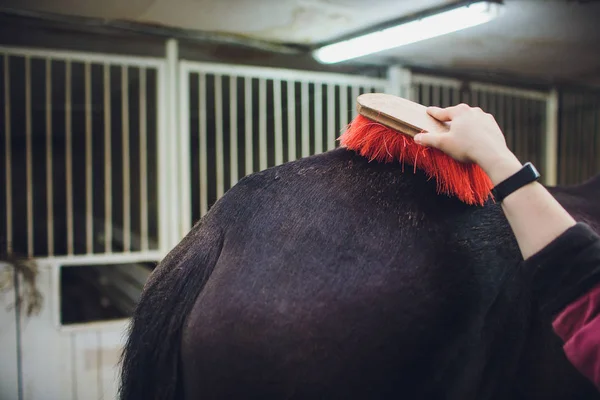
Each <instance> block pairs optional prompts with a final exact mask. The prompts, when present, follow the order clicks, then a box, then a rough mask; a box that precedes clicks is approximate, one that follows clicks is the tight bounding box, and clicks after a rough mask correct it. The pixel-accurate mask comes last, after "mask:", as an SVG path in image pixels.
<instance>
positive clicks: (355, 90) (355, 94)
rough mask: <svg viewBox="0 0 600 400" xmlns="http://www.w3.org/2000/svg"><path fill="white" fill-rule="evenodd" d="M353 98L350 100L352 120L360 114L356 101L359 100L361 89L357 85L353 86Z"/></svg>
mask: <svg viewBox="0 0 600 400" xmlns="http://www.w3.org/2000/svg"><path fill="white" fill-rule="evenodd" d="M351 93H352V98H351V99H350V104H351V106H350V110H351V111H352V119H354V118H355V117H356V115H357V114H358V112H357V111H356V106H355V104H356V99H357V98H358V96H359V94H360V87H359V86H357V85H354V86H352V92H351Z"/></svg>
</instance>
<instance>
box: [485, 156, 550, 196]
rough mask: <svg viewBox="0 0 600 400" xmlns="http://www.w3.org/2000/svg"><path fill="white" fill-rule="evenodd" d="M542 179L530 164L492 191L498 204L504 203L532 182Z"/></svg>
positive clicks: (526, 164)
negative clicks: (507, 198) (511, 195)
mask: <svg viewBox="0 0 600 400" xmlns="http://www.w3.org/2000/svg"><path fill="white" fill-rule="evenodd" d="M539 178H540V173H539V172H538V170H537V169H536V168H535V167H534V166H533V164H532V163H530V162H528V163H525V164H524V165H523V167H522V168H521V169H520V170H519V171H517V172H516V173H514V174H513V175H511V176H509V177H508V178H506V179H505V180H503V181H502V182H500V183H499V184H498V185H496V186H495V187H494V188H493V189H492V195H493V196H494V199H495V200H496V201H497V202H502V200H504V199H505V198H506V197H507V196H508V195H510V194H511V193H513V192H515V191H517V190H518V189H520V188H522V187H523V186H525V185H528V184H530V183H531V182H534V181H537V180H538V179H539Z"/></svg>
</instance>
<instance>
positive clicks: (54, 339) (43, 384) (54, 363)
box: [20, 263, 72, 400]
mask: <svg viewBox="0 0 600 400" xmlns="http://www.w3.org/2000/svg"><path fill="white" fill-rule="evenodd" d="M38 272H39V273H38V276H37V280H36V285H37V288H38V290H39V291H40V293H41V295H42V296H43V299H44V303H43V306H42V308H41V310H40V313H39V314H38V315H35V316H32V317H28V316H27V315H25V313H21V319H20V321H21V343H22V346H21V348H22V351H21V354H22V370H23V376H22V379H23V398H24V399H32V400H37V399H69V398H71V391H72V387H71V385H70V384H68V385H67V386H65V382H69V381H70V380H68V379H66V378H65V375H64V374H65V373H68V370H69V364H70V362H71V357H72V354H71V353H70V351H69V350H68V345H67V344H65V343H64V342H65V341H68V337H64V336H61V335H59V334H58V332H57V330H56V327H55V326H54V324H53V318H54V315H55V313H57V312H58V308H57V307H59V304H58V303H57V302H56V299H57V298H58V297H57V292H58V290H57V287H58V285H57V282H56V281H55V280H56V277H55V274H54V266H53V265H50V264H44V263H38ZM20 285H21V286H23V285H25V282H24V281H23V280H20ZM42 355H43V356H42Z"/></svg>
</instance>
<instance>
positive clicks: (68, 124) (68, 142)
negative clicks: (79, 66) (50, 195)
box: [65, 60, 75, 255]
mask: <svg viewBox="0 0 600 400" xmlns="http://www.w3.org/2000/svg"><path fill="white" fill-rule="evenodd" d="M71 79H72V78H71V62H70V61H69V60H67V61H66V62H65V136H66V138H65V146H66V155H67V160H66V168H65V170H66V175H67V176H66V178H67V254H69V255H73V254H74V252H75V251H74V247H73V246H74V245H73V127H72V120H71V113H72V112H71V111H72V110H71V108H72V105H71V104H72V101H71V96H72V93H71Z"/></svg>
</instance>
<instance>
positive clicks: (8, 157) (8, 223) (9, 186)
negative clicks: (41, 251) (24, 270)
mask: <svg viewBox="0 0 600 400" xmlns="http://www.w3.org/2000/svg"><path fill="white" fill-rule="evenodd" d="M8 61H9V55H8V54H6V53H5V54H4V132H5V135H6V136H5V139H4V141H5V142H4V161H5V163H4V174H5V179H6V253H7V254H9V255H10V254H12V248H13V243H12V240H13V237H12V233H13V228H12V216H13V212H12V170H11V165H12V160H11V150H10V149H11V140H10V139H11V138H10V136H11V131H10V128H11V123H10V67H9V62H8Z"/></svg>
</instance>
